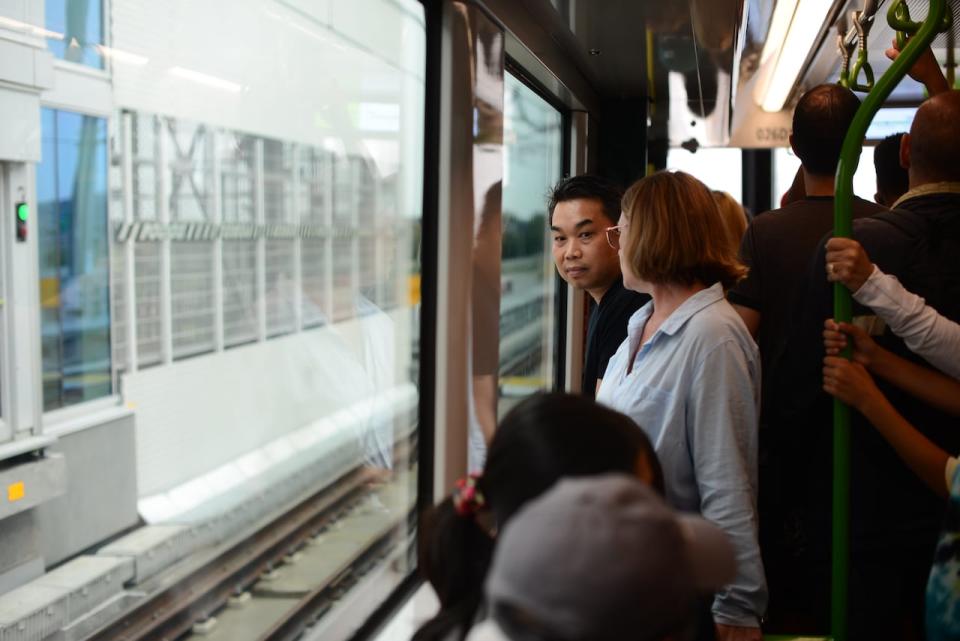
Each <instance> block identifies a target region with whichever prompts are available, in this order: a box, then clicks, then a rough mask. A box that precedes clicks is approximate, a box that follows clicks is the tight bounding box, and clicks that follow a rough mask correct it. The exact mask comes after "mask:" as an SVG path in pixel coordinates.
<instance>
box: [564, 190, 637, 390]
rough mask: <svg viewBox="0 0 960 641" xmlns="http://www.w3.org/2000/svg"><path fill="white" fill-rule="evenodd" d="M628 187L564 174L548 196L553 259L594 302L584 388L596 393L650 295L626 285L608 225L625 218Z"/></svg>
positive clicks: (588, 328)
mask: <svg viewBox="0 0 960 641" xmlns="http://www.w3.org/2000/svg"><path fill="white" fill-rule="evenodd" d="M622 196H623V190H622V189H621V188H620V187H619V186H618V185H617V184H616V183H613V182H611V181H609V180H607V179H605V178H601V177H599V176H591V175H583V176H573V177H571V178H564V179H563V180H561V181H560V182H559V183H557V184H556V186H555V187H554V188H553V190H552V191H551V193H550V197H549V198H548V200H547V209H548V210H549V214H550V216H549V220H550V231H551V234H552V236H553V260H554V262H555V263H556V265H557V271H558V272H560V276H561V277H562V278H563V280H565V281H567V283H569V284H570V285H572V286H573V287H576V288H579V289H583V290H585V291H586V292H587V293H588V294H590V298H591V299H593V303H594V304H593V305H592V309H591V312H590V321H589V323H588V325H587V342H586V356H585V358H584V365H583V379H582V391H583V393H584V394H586V395H587V396H589V397H590V398H593V397H594V395H595V394H596V391H597V387H598V384H599V381H600V379H602V378H603V372H604V371H605V370H606V369H607V362H609V360H610V357H612V356H613V355H614V353H616V351H617V348H618V347H620V343H622V342H623V339H624V338H626V336H627V321H628V320H630V317H631V316H632V315H633V313H634V312H635V311H637V310H638V309H640V307H641V306H643V305H644V304H645V303H646V302H647V301H648V300H650V297H649V296H647V295H645V294H638V293H636V292H632V291H630V290H627V289H624V287H623V278H622V277H621V275H620V260H619V258H618V257H617V250H616V248H615V247H613V246H612V245H611V244H610V243H609V242H608V241H607V233H606V230H607V228H609V227H613V226H615V225H616V224H617V219H618V218H620V198H621V197H622Z"/></svg>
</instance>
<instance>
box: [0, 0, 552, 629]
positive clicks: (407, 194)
mask: <svg viewBox="0 0 960 641" xmlns="http://www.w3.org/2000/svg"><path fill="white" fill-rule="evenodd" d="M18 6H19V5H18ZM45 8H46V23H45V28H43V29H41V28H40V27H31V28H32V29H33V33H41V34H42V35H44V36H45V37H46V38H47V40H48V44H49V48H50V50H52V51H53V52H54V55H55V56H57V57H58V58H62V59H63V60H66V61H69V62H73V63H76V64H78V65H86V66H87V67H95V68H100V69H103V71H91V70H90V69H79V68H77V67H76V66H75V65H59V69H58V73H57V74H51V82H53V81H54V80H55V81H56V82H57V83H58V84H57V86H56V87H55V88H54V89H52V90H51V92H50V93H48V94H44V95H43V96H42V97H40V98H37V96H36V95H33V99H34V100H35V102H36V104H37V113H36V114H32V115H33V117H34V118H35V119H36V120H37V121H39V122H40V123H41V130H40V137H39V138H40V142H41V146H40V149H39V151H41V152H42V154H41V158H42V160H41V161H40V162H39V163H36V164H34V163H32V162H26V161H25V162H24V164H25V165H26V166H27V167H28V168H29V169H28V170H29V171H30V172H33V175H34V176H35V178H36V180H35V181H29V182H28V183H27V184H29V185H33V184H34V183H35V184H36V201H37V203H38V204H37V209H38V212H37V216H36V218H37V221H38V222H37V224H38V233H37V235H36V236H37V238H35V239H34V238H30V242H35V243H37V247H38V249H39V282H34V283H32V284H31V285H30V286H31V288H32V287H38V288H39V292H40V296H39V302H40V314H39V316H40V325H41V326H40V333H41V336H42V398H43V407H44V409H45V410H58V409H61V408H64V407H66V406H73V405H80V404H81V403H82V402H86V401H91V400H95V399H102V400H101V401H100V402H99V403H93V404H87V405H83V406H80V407H73V408H71V409H69V410H68V411H66V412H55V413H54V414H50V415H47V416H45V417H43V421H44V422H43V423H42V424H40V425H38V426H37V431H39V429H40V428H41V427H43V428H46V427H50V428H51V432H53V433H55V434H57V435H58V436H59V435H61V434H67V435H71V436H72V435H73V434H89V433H95V434H105V433H106V432H103V431H98V428H100V427H101V426H103V425H105V424H106V423H104V422H103V421H107V420H110V421H114V423H115V425H114V424H111V429H114V427H115V429H116V431H117V432H119V431H121V430H123V429H126V428H127V427H129V428H130V431H131V433H132V430H133V426H134V425H135V427H136V442H135V444H134V441H133V440H132V436H131V439H130V440H129V441H127V443H128V444H129V449H128V450H124V449H122V448H120V447H118V448H117V450H116V452H117V454H115V456H117V458H118V459H120V457H121V456H122V452H129V458H123V459H122V463H123V465H118V466H117V467H118V469H120V468H122V470H124V472H123V473H124V474H127V475H126V476H122V480H123V482H124V483H125V485H124V487H126V488H127V489H128V490H129V492H127V495H128V496H127V498H128V499H129V500H128V501H127V503H126V504H125V505H124V506H123V509H124V510H126V511H127V514H132V515H133V517H135V520H136V521H139V522H140V523H142V524H143V527H144V528H145V529H146V530H147V531H146V532H142V531H141V530H139V529H137V530H136V531H131V532H127V531H126V530H127V529H128V528H129V527H130V525H131V522H127V523H125V524H123V525H122V527H121V526H119V525H118V526H117V527H116V528H115V529H114V530H111V531H108V532H105V533H102V534H100V535H98V536H99V538H97V539H95V541H92V542H91V541H81V538H80V537H77V538H76V540H74V539H73V538H69V537H68V538H69V540H66V539H64V540H63V541H62V545H61V548H63V549H60V548H58V555H59V556H57V558H56V559H55V560H53V561H50V558H51V557H50V556H45V558H46V559H47V560H48V561H49V562H50V563H51V564H52V563H56V562H60V561H63V560H66V559H69V558H70V557H74V556H77V555H80V554H85V555H86V554H94V555H96V554H98V553H102V554H103V555H110V551H109V550H108V551H104V548H105V547H106V546H107V545H108V541H111V540H113V539H117V540H116V541H113V542H111V543H109V545H110V546H112V547H111V550H114V551H115V550H119V549H122V548H123V546H124V545H127V544H128V543H129V544H130V545H134V546H137V545H143V544H144V543H143V542H144V541H148V543H147V544H148V545H153V543H151V542H152V541H153V539H152V538H151V537H152V536H153V534H155V533H156V532H163V533H170V532H177V534H176V536H174V537H172V538H169V539H164V540H163V541H162V543H157V544H156V547H155V548H150V550H149V551H146V552H145V553H144V554H145V555H149V556H150V557H151V558H153V559H154V561H156V563H153V564H152V565H151V567H150V569H149V572H148V573H138V576H136V577H132V576H130V577H125V578H124V579H123V581H124V582H125V586H126V587H129V588H130V589H131V595H133V594H134V593H136V595H137V596H131V597H130V599H129V600H126V601H124V602H125V603H130V604H134V606H135V607H133V608H132V610H131V612H128V613H124V615H123V616H125V617H126V616H131V617H135V616H138V615H137V611H138V607H139V606H137V604H138V603H139V602H140V599H139V595H140V594H141V593H142V590H147V591H150V590H152V589H154V587H156V586H160V587H159V588H158V589H161V590H164V591H166V590H169V591H170V593H171V594H172V593H173V592H175V591H176V592H177V594H178V598H179V597H183V598H187V597H188V596H189V594H190V591H196V588H197V584H190V583H180V584H178V585H175V582H177V581H182V580H183V579H184V577H188V576H191V573H193V572H194V571H200V572H207V573H208V574H207V575H205V576H209V577H220V573H221V571H222V570H221V569H220V567H219V560H218V561H217V562H216V563H211V559H214V558H216V559H221V558H223V557H221V556H219V555H220V554H221V553H222V552H227V553H229V554H234V553H236V554H237V557H236V559H237V560H238V562H237V564H236V566H235V568H234V569H235V570H236V579H235V581H234V579H233V578H231V579H230V581H228V583H230V585H227V582H225V583H224V584H223V585H226V586H227V587H226V588H225V592H224V593H223V594H220V595H214V596H212V600H209V601H208V600H207V599H208V595H202V594H201V593H203V592H206V589H205V588H204V589H203V590H200V591H199V592H196V596H198V597H202V599H203V600H204V601H203V604H202V607H201V608H200V609H203V610H204V612H207V609H209V608H208V606H209V604H210V603H213V602H214V601H216V602H217V604H218V605H217V606H216V607H215V608H214V609H215V610H216V613H215V614H216V619H217V620H219V621H220V625H221V626H222V628H220V629H222V630H224V631H223V632H222V634H223V638H235V637H234V636H233V634H232V632H230V630H236V629H241V628H243V630H244V634H243V635H242V636H260V635H262V634H264V633H266V632H267V631H268V630H269V629H270V628H271V627H272V626H274V625H275V624H277V622H278V621H279V620H282V619H284V618H285V617H288V616H293V615H294V613H298V612H300V609H299V608H300V607H301V606H302V607H303V608H304V611H306V609H307V606H309V607H311V608H313V610H311V612H312V613H311V615H310V619H309V620H310V622H311V626H312V629H313V630H315V631H316V633H317V634H318V635H319V636H320V637H322V638H331V639H336V638H347V637H349V636H350V635H351V634H352V632H353V631H354V630H355V629H356V628H357V627H358V626H359V625H360V624H362V623H363V621H364V620H365V619H366V618H367V617H368V616H369V615H370V614H371V613H372V612H373V611H374V610H375V609H376V608H377V607H379V606H380V605H381V603H382V602H383V601H384V599H386V598H387V597H388V596H389V595H390V593H391V592H392V591H393V590H394V589H395V588H397V587H398V586H400V584H401V583H402V582H404V581H405V580H407V579H408V578H409V577H410V574H411V572H412V571H413V569H414V565H415V558H414V557H415V553H414V551H415V549H416V526H415V524H416V513H417V512H416V504H417V497H418V495H417V480H418V478H417V475H418V456H417V452H418V434H419V425H418V424H417V408H418V403H419V390H418V388H417V382H418V377H419V354H420V337H419V314H420V310H419V306H420V291H419V286H420V265H419V255H418V245H419V235H420V230H421V225H422V218H423V213H422V202H423V193H422V189H423V186H422V181H423V175H424V148H423V147H424V118H425V96H426V39H427V38H426V17H425V10H424V7H423V4H421V3H420V2H417V1H416V0H366V1H365V2H362V3H351V2H339V1H338V2H332V3H319V4H318V3H303V2H269V3H262V2H241V3H239V4H238V3H235V2H232V1H230V0H210V1H208V2H192V1H190V0H170V1H169V2H161V3H152V4H151V3H147V4H143V3H128V2H106V1H105V0H96V1H92V0H77V1H74V0H69V1H67V0H47V1H46V4H45ZM41 12H42V8H39V9H38V10H37V11H33V10H32V9H30V10H29V11H28V9H27V8H26V5H24V9H23V11H19V10H18V12H17V13H16V14H15V15H16V18H17V21H16V22H12V23H11V24H21V22H22V20H21V19H26V18H28V17H30V16H33V15H41ZM0 13H4V14H5V13H7V11H6V10H5V9H4V10H0ZM10 20H13V18H11V19H10ZM22 24H23V25H25V27H24V28H27V27H29V25H27V23H26V22H22ZM104 25H106V27H104ZM105 28H106V29H107V30H108V32H105V31H104V29H105ZM32 42H33V41H32V40H31V41H29V42H28V43H27V44H28V45H29V46H30V48H31V49H32V48H35V44H31V43H32ZM105 43H109V46H104V44H105ZM31 55H32V54H31ZM45 60H46V59H45ZM48 62H49V61H48ZM60 72H62V73H60ZM64 74H66V76H65V77H69V78H70V79H75V78H81V79H82V80H83V82H80V81H77V82H76V83H73V84H71V82H61V76H63V75H64ZM107 75H109V82H105V81H104V76H107ZM54 76H55V78H54ZM87 81H93V82H95V84H96V86H97V87H99V88H100V90H101V92H102V95H100V98H102V103H103V104H102V105H99V103H98V105H99V106H97V107H96V108H94V107H87V106H85V105H86V103H82V100H80V99H81V98H84V96H85V93H84V90H85V89H87V87H86V86H84V85H85V83H86V82H87ZM44 88H47V87H44ZM54 90H55V91H56V92H58V93H56V94H55V98H56V104H55V105H54V98H53V97H51V96H53V95H54V93H53V92H54ZM37 93H38V94H39V92H37ZM0 94H3V91H2V90H0ZM2 97H3V96H2V95H0V98H2ZM45 100H49V101H50V104H49V106H47V107H43V108H41V107H40V105H41V104H44V103H43V102H42V101H45ZM80 103H82V104H83V105H84V106H83V107H82V108H80V107H74V108H75V109H80V110H82V111H87V109H88V108H89V109H90V110H92V112H93V113H96V114H98V115H97V116H96V117H95V116H92V115H82V114H80V113H74V112H70V111H65V110H62V107H63V106H65V105H75V104H80ZM17 104H18V105H19V104H20V103H17ZM17 108H19V106H18V107H17ZM38 116H39V117H38ZM30 122H31V120H28V119H26V118H24V123H25V124H24V123H16V126H17V127H19V126H20V125H23V126H24V127H26V126H27V125H29V123H30ZM558 131H559V130H558ZM4 142H6V139H5V140H4ZM34 155H36V154H34ZM553 160H554V161H555V163H556V164H557V165H558V166H559V156H558V155H555V156H553ZM497 165H498V166H499V159H498V161H497ZM0 169H2V168H0ZM25 171H27V170H25ZM552 177H553V176H552V175H551V179H552ZM543 180H546V178H544V179H543ZM543 180H541V182H543ZM545 184H546V183H545V182H544V185H545ZM537 189H538V190H540V191H542V188H541V187H540V186H538V187H537ZM32 196H33V194H31V193H27V194H25V196H24V198H27V197H32ZM524 215H528V213H527V212H524ZM11 228H12V227H11ZM21 253H22V252H21ZM31 255H32V254H31ZM539 256H540V258H541V259H542V250H541V251H540V253H539ZM7 276H9V275H8V274H7ZM31 291H32V289H31ZM494 291H495V290H494ZM2 293H3V290H2V288H0V296H2ZM4 313H5V310H4ZM0 328H2V327H0ZM31 330H32V328H31ZM431 340H432V337H431ZM0 374H5V372H0ZM5 379H6V377H5V376H3V377H2V378H0V382H2V383H3V384H7V381H6V380H5ZM30 384H31V385H34V386H37V385H40V384H41V379H40V377H39V376H38V377H37V380H36V381H35V382H32V383H30ZM2 391H7V390H6V388H5V389H4V390H2ZM113 394H116V395H117V397H112V396H111V395H113ZM104 397H106V398H104ZM117 399H119V402H118V405H122V406H121V407H116V408H115V407H113V406H112V405H111V404H112V403H114V402H115V401H117ZM3 400H4V401H7V400H8V395H6V394H5V395H4V397H3ZM0 410H2V411H4V412H6V411H7V407H6V404H5V405H4V406H2V407H0ZM131 413H132V418H130V416H129V414H131ZM105 416H110V417H111V418H109V419H107V418H103V417H105ZM117 417H120V418H117ZM121 423H122V425H120V424H121ZM26 427H33V426H30V425H27V426H26ZM2 428H4V425H3V424H0V429H2ZM90 428H92V429H90ZM110 433H111V434H112V433H113V432H110ZM78 438H80V437H78ZM91 438H94V437H91ZM95 438H98V439H99V438H106V437H105V436H104V437H101V436H95ZM111 438H113V437H111ZM84 442H87V441H84ZM98 442H101V441H98ZM91 447H92V446H91ZM97 447H98V448H101V447H102V446H97ZM84 451H86V450H84ZM70 456H72V453H71V454H70ZM131 459H132V460H131ZM70 465H71V468H70V472H71V475H72V476H71V479H76V481H74V480H71V486H70V487H71V491H73V490H74V489H76V491H77V492H83V491H85V489H84V487H83V485H84V483H83V479H85V478H87V476H95V477H96V478H97V479H100V478H104V479H106V478H109V479H111V480H113V479H115V478H121V477H120V476H119V475H120V474H121V472H117V473H116V474H114V471H113V470H112V469H111V470H107V471H104V470H102V469H93V466H94V464H93V463H90V462H89V461H88V460H87V459H85V458H83V457H73V458H71V459H70ZM74 474H76V476H73V475H74ZM84 475H87V476H84ZM118 482H119V481H118ZM101 499H102V496H100V497H98V500H101ZM71 500H72V499H71ZM117 500H118V501H119V500H120V499H117ZM51 509H53V508H51ZM56 509H60V508H59V507H58V508H56ZM119 510H120V508H118V511H119ZM94 512H95V511H94ZM101 516H102V515H101ZM78 518H79V517H78ZM98 518H99V517H98V515H97V514H95V513H90V514H85V515H84V516H83V517H82V519H80V520H82V521H83V523H82V524H80V525H77V528H78V530H79V529H82V527H84V526H86V525H90V522H91V521H93V520H95V519H98ZM101 521H103V519H100V520H99V521H97V523H96V525H97V526H100V525H101ZM71 527H73V524H72V523H71ZM102 527H104V528H109V527H112V526H111V525H109V524H108V525H105V526H102ZM138 527H139V526H138ZM48 538H52V537H48ZM131 541H132V543H131ZM81 542H82V545H81ZM58 544H59V543H58ZM40 545H42V542H41V543H38V546H40ZM71 546H73V548H71ZM234 546H236V547H234ZM68 548H70V549H68ZM238 549H239V550H241V552H235V550H238ZM247 550H254V551H255V553H256V555H257V557H256V559H252V558H246V557H245V556H244V555H246V554H247ZM214 552H215V553H214ZM120 556H124V553H121V554H120ZM161 559H162V560H161ZM183 559H187V560H186V561H185V562H183V563H180V561H181V560H183ZM178 563H180V564H179V565H178ZM206 563H210V565H209V566H207V565H205V564H206ZM40 565H42V562H41V563H40ZM281 566H282V567H281ZM38 567H39V565H38ZM130 567H131V568H132V565H131V566H130ZM252 570H256V572H255V573H253V572H252ZM131 571H132V569H131ZM163 572H167V573H168V574H167V576H168V577H170V581H171V582H168V581H167V580H166V579H164V580H161V581H156V580H153V579H155V577H156V575H157V574H159V573H163ZM148 574H151V575H153V576H148ZM193 576H197V575H193ZM220 580H221V579H220V578H216V581H220ZM199 585H200V586H201V587H202V586H203V585H210V583H209V582H206V583H204V582H201V583H200V584H199ZM168 586H170V587H168ZM181 588H182V589H183V591H182V592H180V591H179V590H180V589H181ZM311 595H314V596H316V595H319V597H322V598H314V599H313V600H310V599H308V597H310V596H311ZM228 599H232V600H239V601H238V602H239V603H243V604H247V605H244V606H243V607H240V608H227V607H226V604H227V601H228ZM248 599H249V600H250V601H252V603H248ZM321 606H322V607H321ZM143 607H144V608H146V607H147V606H143ZM148 618H149V616H148ZM211 618H212V617H211ZM173 619H174V618H173V617H171V618H170V620H171V621H173ZM251 621H252V623H251ZM118 625H119V623H118ZM177 625H179V624H177ZM188 630H189V626H188ZM327 633H329V634H327ZM151 634H152V633H151ZM156 634H158V635H160V633H159V632H157V633H156ZM218 634H219V632H218ZM105 636H109V637H111V638H112V637H113V635H112V634H110V633H105ZM200 636H202V631H199V632H197V633H196V634H194V635H192V636H191V633H190V632H189V631H187V632H184V631H183V630H182V629H179V628H178V632H177V633H176V634H173V633H171V634H170V638H175V637H176V638H178V639H185V638H193V637H196V638H199V637H200ZM205 638H206V637H205Z"/></svg>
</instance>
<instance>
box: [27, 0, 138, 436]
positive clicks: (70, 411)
mask: <svg viewBox="0 0 960 641" xmlns="http://www.w3.org/2000/svg"><path fill="white" fill-rule="evenodd" d="M106 1H107V0H104V2H106ZM44 109H50V110H52V111H55V112H60V111H65V112H69V113H72V114H75V115H79V116H84V117H90V118H100V119H102V120H103V121H104V128H105V130H106V136H107V140H106V143H105V144H106V157H107V207H106V209H105V211H104V215H105V216H106V224H107V243H106V244H107V297H108V300H111V302H112V293H111V292H112V290H113V287H114V273H113V272H114V270H113V259H114V255H113V253H114V249H113V242H112V241H111V238H110V237H111V234H112V228H111V227H112V223H111V220H110V204H109V200H110V199H109V190H110V176H109V165H110V131H111V130H110V127H111V124H113V123H112V121H113V116H112V115H105V114H103V113H100V112H98V111H96V110H81V109H71V108H68V107H63V106H61V105H60V104H59V103H55V104H48V103H47V102H46V101H44V100H41V101H40V111H41V113H42V112H43V110H44ZM41 123H42V119H41ZM41 136H42V132H41ZM29 164H30V169H29V171H30V172H31V174H32V183H33V202H34V204H35V207H34V209H35V210H37V211H35V212H34V215H33V218H34V219H36V216H37V215H38V214H39V203H40V200H39V193H38V192H37V173H38V166H39V164H40V163H39V162H34V163H29ZM31 232H32V233H33V234H34V236H35V240H34V241H33V242H34V243H35V244H36V248H37V261H36V262H37V264H36V268H37V272H36V276H37V286H38V287H39V275H40V271H39V270H40V254H39V248H40V238H39V225H38V224H36V223H34V226H33V227H32V229H31ZM38 302H39V301H38ZM107 312H108V315H109V321H108V327H109V330H110V341H109V348H110V372H111V377H110V393H109V394H107V395H105V396H101V397H99V398H94V399H90V400H86V401H81V402H79V403H74V404H72V405H65V406H63V407H57V408H53V409H50V410H46V409H44V407H43V382H42V373H43V345H42V341H41V334H42V327H41V324H40V323H41V318H40V309H39V306H38V308H37V317H36V321H37V325H36V328H35V331H36V335H37V342H38V350H37V353H36V356H35V358H36V366H35V369H36V371H37V372H38V373H39V374H40V376H41V380H39V381H38V382H37V383H36V387H37V395H38V397H39V399H40V406H39V408H40V414H41V417H42V418H41V425H42V426H43V428H42V430H41V431H45V429H46V426H48V425H53V426H55V427H61V426H63V428H64V429H69V428H70V426H71V425H72V424H73V423H74V422H79V423H84V424H85V423H86V422H87V420H86V419H87V417H88V415H93V414H97V413H99V412H101V411H103V410H104V408H106V407H116V406H119V405H120V404H121V403H122V397H121V396H120V393H119V384H118V380H115V378H114V376H113V372H114V370H115V367H116V364H115V363H114V362H113V357H114V350H115V342H116V340H117V334H116V332H115V331H114V328H113V321H114V318H113V307H112V304H109V305H108V309H107ZM14 331H16V329H14ZM31 384H33V383H31Z"/></svg>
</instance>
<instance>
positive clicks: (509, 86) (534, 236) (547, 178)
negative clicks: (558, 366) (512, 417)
mask: <svg viewBox="0 0 960 641" xmlns="http://www.w3.org/2000/svg"><path fill="white" fill-rule="evenodd" d="M504 98H505V100H504V126H503V139H504V141H503V142H504V144H503V149H504V161H503V168H504V169H503V247H502V251H503V263H502V267H501V273H500V284H501V287H500V291H501V293H500V394H499V406H498V413H499V414H500V415H502V414H503V413H505V412H506V411H508V410H509V409H510V407H512V406H513V405H514V404H515V403H516V402H517V401H518V400H519V399H522V398H523V397H525V396H528V395H530V394H532V393H534V392H536V391H538V390H546V389H551V388H553V386H554V371H553V354H554V350H555V345H554V341H555V329H554V323H555V320H554V316H555V314H554V310H555V306H556V296H557V290H556V271H555V268H554V266H553V262H552V260H551V257H550V251H549V239H550V236H549V233H548V226H547V206H546V201H547V197H548V195H549V193H550V188H551V187H553V185H554V184H556V182H557V181H558V180H559V179H560V176H561V172H562V171H563V159H562V154H563V128H562V122H563V119H562V117H561V114H560V112H559V111H558V110H557V109H555V108H554V107H553V106H551V105H550V104H549V103H548V102H546V101H545V100H544V99H543V98H541V97H540V96H538V95H537V94H536V93H535V92H534V91H533V90H532V89H530V88H529V87H527V86H526V85H525V84H523V83H522V82H520V80H518V79H517V78H516V77H514V76H513V75H510V74H507V78H506V86H505V96H504Z"/></svg>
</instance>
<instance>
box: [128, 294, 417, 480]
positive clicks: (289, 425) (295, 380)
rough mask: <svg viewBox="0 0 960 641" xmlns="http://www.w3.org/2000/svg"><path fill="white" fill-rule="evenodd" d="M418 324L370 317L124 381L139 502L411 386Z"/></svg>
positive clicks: (401, 316)
mask: <svg viewBox="0 0 960 641" xmlns="http://www.w3.org/2000/svg"><path fill="white" fill-rule="evenodd" d="M364 311H369V310H364ZM411 319H412V314H411V312H410V310H409V309H403V310H395V311H393V312H391V313H389V314H383V313H368V314H367V315H366V316H364V317H363V318H361V319H356V320H352V321H349V322H345V323H339V324H337V325H333V326H325V327H322V328H319V329H316V330H311V331H305V332H302V333H297V334H291V335H289V336H284V337H280V338H276V339H273V340H270V341H267V342H264V343H254V344H250V345H246V346H242V347H238V348H235V349H228V350H226V351H224V352H221V353H217V354H211V355H207V356H204V357H202V358H194V359H188V360H184V361H179V362H175V363H173V364H172V365H169V366H165V367H155V368H150V369H147V370H142V371H138V372H136V373H134V374H127V375H124V376H123V389H124V396H125V398H126V400H127V402H128V403H132V405H133V407H134V408H135V410H136V415H137V439H136V440H137V461H138V470H137V471H138V488H139V493H140V496H149V495H152V494H156V493H158V492H162V491H165V490H167V489H169V488H171V487H174V486H176V485H180V484H182V483H184V482H186V481H188V480H190V479H193V478H196V477H198V476H201V475H203V474H205V473H206V472H209V471H210V470H212V469H214V468H216V467H218V466H220V465H223V464H225V463H227V462H229V461H232V460H234V459H236V458H237V457H239V456H241V455H243V454H245V453H247V452H249V451H251V450H254V449H256V448H257V447H259V446H261V445H263V444H265V443H268V442H270V441H272V440H275V439H276V438H278V437H279V436H281V435H284V434H287V433H289V432H292V431H294V430H296V429H298V428H300V427H303V426H305V425H307V424H309V423H311V422H313V421H315V420H317V419H320V418H323V417H326V416H329V415H331V414H333V413H334V412H336V411H337V410H339V409H341V408H344V407H346V406H348V405H350V404H352V403H356V402H359V401H363V400H364V399H370V400H371V402H373V399H375V398H376V396H377V393H381V394H382V393H386V392H388V391H389V390H390V389H392V388H394V387H397V386H402V385H405V384H406V376H407V373H408V371H409V367H410V357H409V351H410V350H409V346H410V344H411V340H412V338H411V337H412V336H413V334H412V332H413V331H416V328H415V327H412V322H411Z"/></svg>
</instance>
